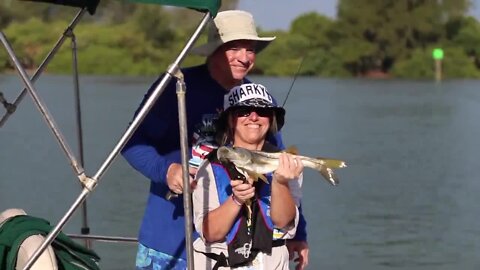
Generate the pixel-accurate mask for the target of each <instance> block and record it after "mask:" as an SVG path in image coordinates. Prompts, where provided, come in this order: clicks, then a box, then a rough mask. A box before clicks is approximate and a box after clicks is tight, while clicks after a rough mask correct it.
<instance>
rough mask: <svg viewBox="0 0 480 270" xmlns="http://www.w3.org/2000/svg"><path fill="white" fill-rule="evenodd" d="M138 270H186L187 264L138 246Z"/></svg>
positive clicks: (181, 260)
mask: <svg viewBox="0 0 480 270" xmlns="http://www.w3.org/2000/svg"><path fill="white" fill-rule="evenodd" d="M135 265H136V269H137V270H185V269H187V262H186V261H185V260H183V259H180V258H175V257H172V256H170V255H168V254H165V253H162V252H158V251H156V250H153V249H151V248H148V247H146V246H144V245H142V244H138V252H137V259H136V262H135Z"/></svg>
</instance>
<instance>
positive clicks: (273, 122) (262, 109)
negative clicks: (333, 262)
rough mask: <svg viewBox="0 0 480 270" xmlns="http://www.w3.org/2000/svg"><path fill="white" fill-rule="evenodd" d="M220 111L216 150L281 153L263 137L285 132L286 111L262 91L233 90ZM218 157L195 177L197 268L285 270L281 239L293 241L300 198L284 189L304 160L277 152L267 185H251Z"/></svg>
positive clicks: (244, 87) (286, 256)
mask: <svg viewBox="0 0 480 270" xmlns="http://www.w3.org/2000/svg"><path fill="white" fill-rule="evenodd" d="M224 109H225V111H224V112H222V114H221V115H220V118H219V119H218V121H217V131H218V132H219V135H220V136H219V139H220V140H219V143H220V145H227V146H229V147H234V148H244V149H247V150H252V151H255V150H261V151H266V152H277V151H279V150H280V149H278V148H277V147H275V146H273V145H272V144H270V143H268V142H267V141H266V138H267V135H268V134H270V135H273V134H276V133H277V132H278V130H279V129H280V128H281V127H282V126H283V123H284V117H285V110H284V109H283V108H281V107H277V106H276V105H275V104H274V103H273V98H272V96H271V95H270V94H269V93H268V91H267V89H266V88H265V87H263V86H262V85H260V84H253V83H248V84H242V85H241V86H236V87H234V88H233V89H232V90H231V91H230V93H229V94H228V95H226V96H225V101H224ZM217 153H218V150H214V151H213V152H211V153H210V154H209V155H208V156H207V161H206V162H204V163H202V165H201V166H200V168H199V169H198V172H197V175H196V178H195V179H196V180H197V187H196V188H195V190H194V191H193V208H194V223H195V228H196V230H197V232H198V233H199V234H200V236H201V239H197V240H196V241H195V243H194V247H195V251H196V253H195V268H198V269H228V268H232V269H242V270H243V269H245V270H247V269H248V270H273V269H278V270H286V269H289V266H288V261H289V254H288V249H287V247H286V241H285V239H289V238H292V237H293V236H294V235H295V231H296V226H297V224H298V217H299V212H298V209H297V205H296V203H295V201H297V202H298V201H299V198H296V199H297V200H295V198H294V195H295V193H294V192H292V191H291V190H290V187H291V186H290V185H289V184H290V183H289V182H290V181H298V178H299V176H300V174H301V173H302V171H303V164H302V161H301V160H300V159H299V158H298V157H294V156H292V155H290V154H287V153H282V154H281V155H280V158H279V166H278V168H277V169H276V170H275V172H274V173H273V174H267V175H265V176H266V179H267V181H268V183H265V182H263V181H261V180H260V179H251V178H250V176H248V175H245V174H243V173H242V169H239V168H237V167H235V165H234V164H233V163H232V162H231V161H229V160H222V158H221V157H218V156H217ZM254 180H257V181H255V182H254ZM292 184H294V183H292ZM292 186H295V185H292ZM296 186H297V187H298V183H297V185H296Z"/></svg>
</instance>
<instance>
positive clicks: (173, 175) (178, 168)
mask: <svg viewBox="0 0 480 270" xmlns="http://www.w3.org/2000/svg"><path fill="white" fill-rule="evenodd" d="M196 173H197V169H196V168H192V167H189V174H190V176H189V178H190V183H191V188H192V189H194V188H195V186H196V183H195V181H193V178H194V177H195V174H196ZM167 185H168V188H169V189H170V190H171V191H173V192H175V193H176V194H182V193H183V178H182V164H179V163H172V164H171V165H170V167H168V171H167Z"/></svg>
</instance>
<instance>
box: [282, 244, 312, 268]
mask: <svg viewBox="0 0 480 270" xmlns="http://www.w3.org/2000/svg"><path fill="white" fill-rule="evenodd" d="M287 248H288V254H289V256H290V258H289V260H293V259H294V262H295V263H296V264H297V265H296V266H295V270H303V269H306V267H307V265H308V251H309V248H308V243H307V241H297V240H287Z"/></svg>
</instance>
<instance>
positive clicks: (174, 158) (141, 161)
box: [122, 65, 306, 259]
mask: <svg viewBox="0 0 480 270" xmlns="http://www.w3.org/2000/svg"><path fill="white" fill-rule="evenodd" d="M182 71H183V74H184V77H185V84H186V87H187V91H186V93H187V94H186V104H187V105H186V110H187V134H188V138H189V142H190V141H191V140H190V139H191V138H192V136H193V132H194V130H195V126H196V125H197V124H198V123H200V122H201V121H202V119H203V118H204V117H205V115H217V114H218V112H219V111H221V110H222V108H223V97H224V95H225V94H226V93H227V91H228V89H224V88H223V87H222V86H221V85H219V84H218V83H217V82H216V81H215V80H214V79H213V78H212V77H211V76H210V74H209V72H208V69H207V66H206V65H200V66H196V67H191V68H185V69H182ZM160 79H161V78H159V79H158V80H157V81H155V83H154V84H153V85H152V86H151V87H150V89H149V90H148V92H147V94H146V95H145V97H144V100H143V101H142V103H141V105H140V107H141V106H143V104H144V102H145V101H146V99H147V98H148V97H149V96H150V94H151V93H152V91H153V90H154V89H155V88H156V87H157V85H158V84H159V82H160ZM137 113H138V111H137ZM272 143H274V144H275V143H276V144H277V145H278V146H279V147H283V145H282V143H281V136H280V134H279V135H278V136H277V137H276V138H275V139H273V141H272ZM189 146H190V147H191V145H189ZM122 155H123V156H124V158H125V159H126V160H127V161H128V162H129V164H130V165H131V166H132V167H134V168H135V169H136V170H138V171H139V172H141V173H142V174H143V175H144V176H146V177H147V178H149V179H150V180H151V184H150V193H149V196H148V201H147V205H146V209H145V213H144V216H143V221H142V225H141V228H140V233H139V241H140V243H142V244H143V245H144V246H146V247H148V248H151V249H154V250H156V251H159V252H162V253H166V254H169V255H171V256H173V257H181V258H183V259H186V252H185V228H184V227H185V217H184V209H183V198H182V196H178V197H177V198H173V199H171V200H170V201H168V200H166V199H165V195H166V194H167V192H168V191H169V189H168V185H167V183H166V174H167V170H168V167H169V166H170V165H171V164H172V163H181V156H180V132H179V124H178V106H177V97H176V89H175V82H174V81H171V82H170V84H169V85H168V86H167V87H166V88H165V90H164V92H163V93H162V95H161V96H160V97H159V98H158V99H157V101H156V102H155V104H154V106H153V107H152V108H151V110H150V111H149V113H148V114H147V115H146V116H145V118H144V120H143V121H142V123H141V124H140V125H139V127H138V129H137V130H136V131H135V133H134V134H133V135H132V137H131V138H130V140H129V141H128V142H127V144H126V145H125V147H124V148H123V150H122ZM301 220H303V224H299V227H298V229H297V235H298V238H297V237H296V239H299V240H305V239H306V233H305V222H304V221H305V220H304V219H303V216H302V215H301ZM196 237H197V235H194V238H196Z"/></svg>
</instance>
